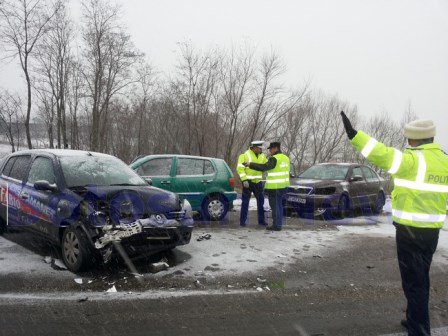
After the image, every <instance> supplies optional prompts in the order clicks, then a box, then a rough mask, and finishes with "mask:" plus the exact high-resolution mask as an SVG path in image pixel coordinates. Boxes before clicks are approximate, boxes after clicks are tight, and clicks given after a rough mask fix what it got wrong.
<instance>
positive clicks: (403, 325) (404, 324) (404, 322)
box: [400, 320, 408, 329]
mask: <svg viewBox="0 0 448 336" xmlns="http://www.w3.org/2000/svg"><path fill="white" fill-rule="evenodd" d="M400 324H401V326H402V327H403V328H405V329H407V328H408V321H407V320H401V322H400Z"/></svg>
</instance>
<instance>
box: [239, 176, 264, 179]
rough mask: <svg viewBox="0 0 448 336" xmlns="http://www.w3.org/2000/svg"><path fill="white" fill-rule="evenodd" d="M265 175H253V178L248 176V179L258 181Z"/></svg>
mask: <svg viewBox="0 0 448 336" xmlns="http://www.w3.org/2000/svg"><path fill="white" fill-rule="evenodd" d="M240 176H241V175H240ZM262 178H263V175H251V176H246V179H248V180H256V179H262Z"/></svg>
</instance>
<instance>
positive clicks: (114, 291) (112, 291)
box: [106, 285, 117, 293]
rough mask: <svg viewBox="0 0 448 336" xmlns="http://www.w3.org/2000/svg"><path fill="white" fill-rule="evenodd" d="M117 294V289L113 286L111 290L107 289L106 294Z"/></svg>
mask: <svg viewBox="0 0 448 336" xmlns="http://www.w3.org/2000/svg"><path fill="white" fill-rule="evenodd" d="M116 292H117V288H115V285H113V286H112V287H111V288H109V289H108V290H107V291H106V293H116Z"/></svg>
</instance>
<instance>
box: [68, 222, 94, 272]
mask: <svg viewBox="0 0 448 336" xmlns="http://www.w3.org/2000/svg"><path fill="white" fill-rule="evenodd" d="M87 239H88V238H87V236H86V234H85V232H84V231H82V229H80V228H74V227H68V228H67V229H65V231H64V234H63V235H62V241H61V254H62V259H63V260H64V263H65V266H67V268H68V269H69V270H70V271H72V272H75V273H76V272H81V271H86V270H88V269H90V268H91V267H92V265H93V261H94V260H95V256H94V255H93V251H92V249H91V248H90V244H89V242H88V240H87Z"/></svg>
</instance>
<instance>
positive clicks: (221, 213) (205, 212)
mask: <svg viewBox="0 0 448 336" xmlns="http://www.w3.org/2000/svg"><path fill="white" fill-rule="evenodd" d="M228 211H229V202H228V201H227V199H226V198H225V197H224V196H222V195H213V196H207V198H206V199H205V200H204V202H203V203H202V216H203V217H204V219H206V220H212V221H219V220H222V219H223V218H224V217H225V216H226V215H227V212H228Z"/></svg>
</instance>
